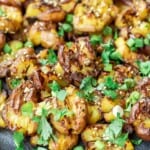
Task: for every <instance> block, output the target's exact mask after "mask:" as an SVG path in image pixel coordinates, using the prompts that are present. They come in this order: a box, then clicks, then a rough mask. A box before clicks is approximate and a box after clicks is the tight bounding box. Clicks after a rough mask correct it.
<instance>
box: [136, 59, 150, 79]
mask: <svg viewBox="0 0 150 150" xmlns="http://www.w3.org/2000/svg"><path fill="white" fill-rule="evenodd" d="M137 64H138V67H139V70H140V72H141V74H142V75H143V76H150V61H145V62H141V61H139V62H137Z"/></svg>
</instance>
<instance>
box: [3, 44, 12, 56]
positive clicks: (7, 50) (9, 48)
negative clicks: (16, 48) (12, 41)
mask: <svg viewBox="0 0 150 150" xmlns="http://www.w3.org/2000/svg"><path fill="white" fill-rule="evenodd" d="M3 51H4V53H5V54H11V52H12V49H11V47H10V46H9V45H8V44H7V43H6V44H5V45H4V48H3Z"/></svg>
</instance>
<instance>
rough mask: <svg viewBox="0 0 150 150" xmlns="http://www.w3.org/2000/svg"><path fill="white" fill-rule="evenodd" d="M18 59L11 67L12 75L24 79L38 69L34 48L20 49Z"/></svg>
mask: <svg viewBox="0 0 150 150" xmlns="http://www.w3.org/2000/svg"><path fill="white" fill-rule="evenodd" d="M15 57H16V59H15V60H14V62H13V64H12V65H11V67H10V75H11V76H14V77H17V78H22V77H28V76H30V75H31V74H33V72H34V71H35V70H36V68H37V59H36V56H35V53H34V50H33V49H32V48H23V49H20V50H19V51H18V52H17V53H16V55H15Z"/></svg>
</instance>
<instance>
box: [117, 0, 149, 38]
mask: <svg viewBox="0 0 150 150" xmlns="http://www.w3.org/2000/svg"><path fill="white" fill-rule="evenodd" d="M133 7H134V9H133ZM148 15H149V9H148V4H147V3H146V2H145V1H144V0H139V1H138V2H137V1H136V0H134V1H133V5H131V6H128V7H123V6H122V7H120V12H119V14H118V16H117V17H116V21H115V25H116V26H117V27H118V28H119V29H120V30H122V29H123V28H124V27H127V28H128V32H131V33H132V34H134V35H136V36H138V35H142V36H146V35H147V34H148V33H150V28H149V26H150V23H149V22H148V21H145V19H147V18H148Z"/></svg>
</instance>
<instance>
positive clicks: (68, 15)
mask: <svg viewBox="0 0 150 150" xmlns="http://www.w3.org/2000/svg"><path fill="white" fill-rule="evenodd" d="M66 22H67V23H70V24H72V22H73V14H67V16H66Z"/></svg>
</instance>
